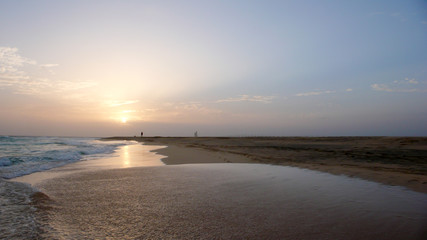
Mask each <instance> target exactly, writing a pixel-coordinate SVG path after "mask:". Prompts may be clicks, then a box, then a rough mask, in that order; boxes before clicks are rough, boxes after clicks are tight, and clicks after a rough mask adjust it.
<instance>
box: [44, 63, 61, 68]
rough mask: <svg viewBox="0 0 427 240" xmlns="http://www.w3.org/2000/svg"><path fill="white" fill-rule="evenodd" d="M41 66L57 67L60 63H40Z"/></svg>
mask: <svg viewBox="0 0 427 240" xmlns="http://www.w3.org/2000/svg"><path fill="white" fill-rule="evenodd" d="M39 66H40V67H45V68H51V67H57V66H59V64H56V63H48V64H40V65H39Z"/></svg>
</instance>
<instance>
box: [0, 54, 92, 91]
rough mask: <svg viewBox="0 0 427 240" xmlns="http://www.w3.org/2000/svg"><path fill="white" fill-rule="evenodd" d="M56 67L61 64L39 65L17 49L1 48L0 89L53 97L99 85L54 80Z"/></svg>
mask: <svg viewBox="0 0 427 240" xmlns="http://www.w3.org/2000/svg"><path fill="white" fill-rule="evenodd" d="M56 66H59V64H56V63H48V64H38V63H37V62H36V61H35V60H32V59H29V58H26V57H23V56H21V55H20V54H19V50H18V49H17V48H11V47H0V89H4V88H7V89H9V90H10V91H11V92H13V93H15V94H26V95H52V94H58V93H61V94H62V93H64V92H71V91H76V90H80V89H83V88H89V87H93V86H95V85H97V83H96V82H93V81H65V80H61V79H56V78H55V79H52V78H51V77H52V74H53V71H52V69H51V68H53V67H56Z"/></svg>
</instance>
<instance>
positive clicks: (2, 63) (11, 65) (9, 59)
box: [0, 47, 37, 73]
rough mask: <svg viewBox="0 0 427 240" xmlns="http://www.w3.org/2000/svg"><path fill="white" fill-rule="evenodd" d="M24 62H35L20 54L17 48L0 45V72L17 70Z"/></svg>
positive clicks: (32, 63)
mask: <svg viewBox="0 0 427 240" xmlns="http://www.w3.org/2000/svg"><path fill="white" fill-rule="evenodd" d="M25 64H31V65H35V64H37V63H36V61H34V60H31V59H29V58H25V57H22V56H20V55H19V54H18V49H17V48H11V47H0V73H7V72H9V73H11V72H18V71H19V70H18V68H19V67H21V66H23V65H25Z"/></svg>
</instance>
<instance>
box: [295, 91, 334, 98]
mask: <svg viewBox="0 0 427 240" xmlns="http://www.w3.org/2000/svg"><path fill="white" fill-rule="evenodd" d="M331 93H335V91H314V92H304V93H297V94H295V96H297V97H307V96H317V95H323V94H331Z"/></svg>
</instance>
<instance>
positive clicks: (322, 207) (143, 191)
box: [5, 137, 427, 239]
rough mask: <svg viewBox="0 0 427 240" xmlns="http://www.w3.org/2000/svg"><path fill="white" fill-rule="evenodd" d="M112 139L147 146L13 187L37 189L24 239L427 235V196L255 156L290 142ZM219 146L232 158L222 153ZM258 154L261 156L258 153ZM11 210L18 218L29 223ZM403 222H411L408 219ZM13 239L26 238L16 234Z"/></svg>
mask: <svg viewBox="0 0 427 240" xmlns="http://www.w3.org/2000/svg"><path fill="white" fill-rule="evenodd" d="M111 139H113V140H125V141H138V142H142V143H143V144H139V143H138V144H131V145H125V146H121V147H120V148H119V149H118V150H117V151H116V153H115V154H113V155H112V156H111V158H102V159H95V160H89V161H81V162H77V163H71V164H69V165H66V166H63V167H59V168H55V169H51V170H49V171H46V172H39V173H33V174H31V175H27V176H26V177H22V178H20V179H12V180H11V181H18V182H24V183H29V184H31V186H32V187H33V188H34V190H37V191H38V192H37V191H35V192H33V193H31V195H29V199H27V200H26V202H25V204H22V203H19V204H15V205H16V206H18V207H20V206H24V207H26V208H28V209H29V211H28V213H26V215H25V216H27V218H28V219H30V220H31V221H30V222H33V223H34V226H32V225H31V226H29V229H21V227H20V225H21V224H20V225H19V228H18V227H16V229H18V234H20V235H19V236H25V237H27V238H37V239H56V238H64V239H84V238H86V239H94V238H99V239H105V238H114V239H212V238H214V239H287V238H289V239H330V238H331V236H332V238H337V239H343V238H345V239H402V238H406V237H409V238H411V239H422V237H421V236H423V235H424V232H425V231H424V230H423V229H424V226H425V223H426V222H427V216H425V214H424V212H425V209H426V206H425V204H424V203H425V199H426V196H427V195H426V194H425V192H423V191H418V192H415V191H409V190H408V189H407V188H403V187H399V186H403V185H398V186H388V185H383V184H378V183H377V182H380V181H376V182H374V181H365V180H360V179H356V178H348V177H346V176H336V175H345V174H343V171H342V169H340V171H341V172H339V174H336V175H331V174H327V173H324V172H325V171H323V172H322V171H319V169H316V170H317V171H312V170H307V169H304V168H310V167H313V166H315V165H313V164H311V163H310V162H308V163H307V162H305V163H304V164H307V167H303V165H298V164H295V166H291V165H292V164H288V163H280V164H279V163H277V162H273V163H271V162H267V161H266V160H264V161H265V162H261V161H260V160H259V159H257V157H258V158H260V157H262V156H269V157H270V158H272V157H274V156H275V154H277V153H275V152H274V151H277V149H279V150H280V149H281V148H280V146H279V143H278V142H277V141H283V139H265V138H264V139H261V138H251V139H241V138H197V139H196V138H141V139H135V138H126V137H121V138H110V140H111ZM105 140H108V139H105ZM300 140H301V139H298V141H300ZM312 140H313V139H311V140H310V141H312ZM318 140H319V139H318ZM251 141H256V142H255V143H254V142H252V143H251ZM265 141H268V142H265ZM289 141H290V139H287V140H286V142H287V144H288V145H287V146H288V147H289V146H290V145H289V144H290V142H289ZM293 141H294V142H292V144H294V145H293V146H294V149H295V148H297V145H296V142H295V139H293ZM304 141H305V143H306V145H307V144H308V142H307V139H305V140H304ZM375 141H378V140H375ZM375 141H374V142H375ZM218 144H219V145H218ZM251 144H252V145H253V146H252V147H251ZM282 144H284V143H282ZM310 144H311V143H310ZM324 144H325V142H324ZM414 144H415V143H414ZM320 145H321V144H320ZM415 145H416V144H415ZM165 146H167V147H165ZM219 146H222V148H226V147H228V148H231V149H232V151H230V149H228V151H226V150H221V149H219V150H218V149H217V148H220V147H219ZM233 146H234V147H233ZM242 146H244V147H242ZM261 146H263V147H261ZM358 146H361V145H360V144H359V145H358ZM282 147H283V146H282ZM300 147H302V146H300ZM306 147H307V146H306ZM317 147H320V146H319V144H318V146H317ZM324 147H325V146H324ZM335 147H338V148H340V147H341V148H343V146H341V145H339V144H338V145H335ZM412 147H413V146H412ZM253 148H255V150H256V151H255V152H256V153H258V155H254V153H252V152H251V151H250V149H253ZM264 148H267V149H270V150H271V149H276V150H274V151H267V150H266V149H264ZM321 149H322V148H321ZM323 149H324V148H323ZM243 150H244V151H243ZM288 150H289V149H288ZM280 151H282V150H280ZM280 151H279V153H280ZM261 153H262V154H263V155H261ZM282 154H283V153H281V155H282ZM306 155H307V154H306ZM305 157H306V158H307V156H305ZM323 157H324V156H323ZM308 158H309V157H308ZM323 160H324V161H326V162H327V161H328V159H327V158H326V159H323ZM200 163H201V164H200ZM301 164H302V163H301ZM281 165H289V166H291V167H287V166H281ZM347 167H348V166H347ZM352 168H353V170H354V168H355V167H353V166H352ZM417 171H420V170H417ZM421 171H422V168H421ZM376 173H377V175H384V174H385V175H387V174H390V173H387V172H384V170H381V172H379V171H377V172H376ZM37 175H38V176H39V177H35V176H37ZM421 176H423V175H421ZM355 177H358V178H360V175H357V176H355ZM400 178H401V179H404V178H402V177H401V176H400ZM8 183H10V184H12V182H8ZM13 184H21V185H17V186H18V187H19V186H21V187H25V186H24V185H22V183H13ZM395 185H397V184H395ZM28 186H29V185H28ZM11 187H12V186H11ZM405 187H406V186H405ZM23 189H24V190H25V191H32V189H31V188H23ZM420 192H421V193H420ZM27 195H28V194H27ZM384 198H386V199H389V201H386V202H384V201H383V199H384ZM15 205H12V206H11V208H10V209H11V210H10V211H14V209H15V208H16V206H15ZM396 209H398V212H396ZM13 213H14V215H13V216H14V217H16V218H17V219H20V218H22V216H23V213H22V212H13ZM402 217H404V218H407V219H411V220H410V221H406V222H402V221H401V219H402ZM12 222H13V221H12ZM330 226H334V227H333V228H331V227H330ZM360 229H364V230H363V231H360ZM21 232H22V234H21ZM408 232H409V233H408ZM7 234H9V235H7ZM408 234H409V235H408ZM5 236H18V235H16V231H14V232H10V233H6V235H5Z"/></svg>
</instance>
